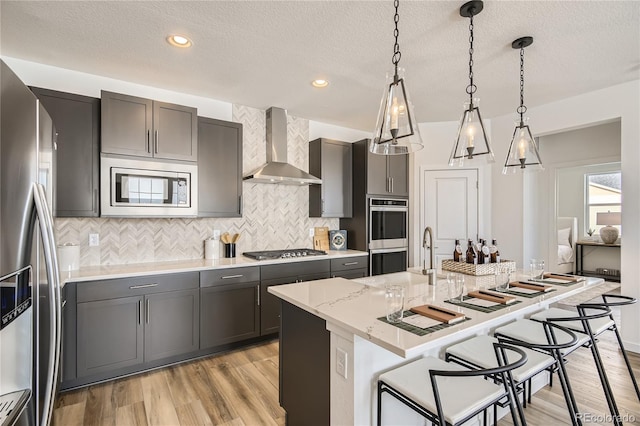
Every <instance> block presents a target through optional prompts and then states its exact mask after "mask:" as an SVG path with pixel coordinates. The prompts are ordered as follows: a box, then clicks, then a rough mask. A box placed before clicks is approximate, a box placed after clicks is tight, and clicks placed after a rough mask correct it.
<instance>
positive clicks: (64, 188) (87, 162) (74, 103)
mask: <svg viewBox="0 0 640 426" xmlns="http://www.w3.org/2000/svg"><path fill="white" fill-rule="evenodd" d="M31 90H32V91H33V93H35V95H36V96H37V97H38V99H39V100H40V102H41V103H42V105H43V106H44V108H45V109H46V110H47V112H48V113H49V115H50V116H51V119H52V120H53V124H54V126H55V128H56V131H57V133H58V138H57V152H56V190H55V191H54V194H55V197H56V202H55V207H56V211H55V212H54V213H55V216H57V217H96V216H98V214H99V211H98V205H99V200H98V187H99V185H100V182H99V175H98V167H99V159H100V144H99V138H100V99H97V98H89V97H86V96H79V95H73V94H70V93H63V92H56V91H54V90H47V89H40V88H35V87H34V88H32V89H31Z"/></svg>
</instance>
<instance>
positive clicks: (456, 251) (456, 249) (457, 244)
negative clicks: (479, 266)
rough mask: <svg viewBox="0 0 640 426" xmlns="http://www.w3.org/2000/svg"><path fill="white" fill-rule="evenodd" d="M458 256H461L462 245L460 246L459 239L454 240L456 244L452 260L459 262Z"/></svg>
mask: <svg viewBox="0 0 640 426" xmlns="http://www.w3.org/2000/svg"><path fill="white" fill-rule="evenodd" d="M460 256H462V247H460V240H456V246H455V247H454V249H453V260H454V261H455V262H460Z"/></svg>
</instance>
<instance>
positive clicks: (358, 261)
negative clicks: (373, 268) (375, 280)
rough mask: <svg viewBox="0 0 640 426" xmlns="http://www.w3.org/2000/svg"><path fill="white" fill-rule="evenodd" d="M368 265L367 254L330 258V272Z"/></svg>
mask: <svg viewBox="0 0 640 426" xmlns="http://www.w3.org/2000/svg"><path fill="white" fill-rule="evenodd" d="M368 266H369V256H358V257H343V258H341V259H331V274H333V273H334V272H338V271H347V270H349V269H360V268H367V267H368Z"/></svg>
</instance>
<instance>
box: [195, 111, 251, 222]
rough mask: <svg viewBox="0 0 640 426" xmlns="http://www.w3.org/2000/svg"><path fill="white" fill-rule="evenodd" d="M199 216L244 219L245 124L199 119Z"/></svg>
mask: <svg viewBox="0 0 640 426" xmlns="http://www.w3.org/2000/svg"><path fill="white" fill-rule="evenodd" d="M198 216H199V217H240V216H242V124H240V123H230V122H227V121H221V120H214V119H212V118H203V117H199V118H198Z"/></svg>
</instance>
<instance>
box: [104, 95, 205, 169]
mask: <svg viewBox="0 0 640 426" xmlns="http://www.w3.org/2000/svg"><path fill="white" fill-rule="evenodd" d="M101 97H102V102H101V105H102V112H101V115H102V152H103V153H109V154H122V155H133V156H138V157H154V158H162V159H168V160H184V161H196V160H197V158H198V138H197V110H196V109H195V108H191V107H186V106H182V105H175V104H169V103H165V102H158V101H153V100H150V99H145V98H139V97H136V96H130V95H123V94H120V93H112V92H107V91H104V90H103V91H102V95H101Z"/></svg>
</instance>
